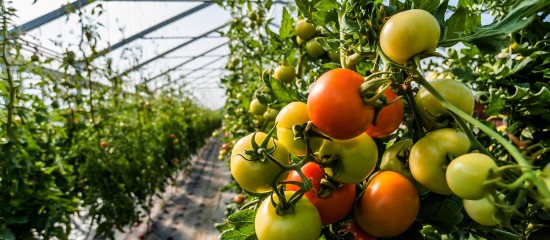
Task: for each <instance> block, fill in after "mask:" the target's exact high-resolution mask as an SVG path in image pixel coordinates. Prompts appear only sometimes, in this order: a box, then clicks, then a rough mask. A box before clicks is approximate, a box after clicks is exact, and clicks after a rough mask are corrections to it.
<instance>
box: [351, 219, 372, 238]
mask: <svg viewBox="0 0 550 240" xmlns="http://www.w3.org/2000/svg"><path fill="white" fill-rule="evenodd" d="M344 230H345V231H346V232H349V233H350V234H351V236H352V237H353V238H352V239H353V240H376V239H377V238H375V237H373V236H371V235H369V234H368V233H366V232H364V231H363V229H361V228H360V227H359V225H357V222H355V221H351V222H348V223H346V224H344Z"/></svg>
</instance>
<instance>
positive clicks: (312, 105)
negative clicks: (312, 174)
mask: <svg viewBox="0 0 550 240" xmlns="http://www.w3.org/2000/svg"><path fill="white" fill-rule="evenodd" d="M363 82H364V79H363V77H362V76H361V75H360V74H358V73H356V72H354V71H352V70H349V69H343V68H337V69H333V70H330V71H328V72H326V73H325V74H323V75H321V77H319V78H318V79H317V81H315V82H314V83H313V85H312V86H311V90H310V92H309V96H308V98H307V110H308V113H309V117H310V118H311V121H312V122H313V124H314V125H315V126H316V127H317V128H319V129H320V130H321V131H322V132H323V133H325V134H326V135H328V136H329V137H331V138H335V139H341V140H344V139H351V138H354V137H357V136H359V135H361V133H364V132H365V131H366V130H367V128H368V127H369V126H370V124H371V123H372V120H373V118H374V110H375V107H374V106H372V105H370V104H365V103H363V100H362V97H361V94H360V93H359V88H360V86H361V84H362V83H363Z"/></svg>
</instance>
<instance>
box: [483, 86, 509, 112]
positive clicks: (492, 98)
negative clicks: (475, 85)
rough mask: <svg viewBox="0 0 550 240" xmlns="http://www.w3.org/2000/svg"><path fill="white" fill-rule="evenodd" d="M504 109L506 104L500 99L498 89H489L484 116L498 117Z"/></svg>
mask: <svg viewBox="0 0 550 240" xmlns="http://www.w3.org/2000/svg"><path fill="white" fill-rule="evenodd" d="M505 108H506V102H505V100H504V99H502V96H501V93H500V92H499V91H498V89H495V88H491V89H489V100H488V103H487V106H486V107H485V110H484V112H485V114H487V115H489V116H495V115H498V114H499V113H500V112H501V111H502V110H504V109H505Z"/></svg>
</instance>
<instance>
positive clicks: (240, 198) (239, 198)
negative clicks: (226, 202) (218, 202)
mask: <svg viewBox="0 0 550 240" xmlns="http://www.w3.org/2000/svg"><path fill="white" fill-rule="evenodd" d="M245 198H246V197H245V196H244V195H243V194H238V195H235V197H233V202H234V203H236V204H243V203H244V200H245Z"/></svg>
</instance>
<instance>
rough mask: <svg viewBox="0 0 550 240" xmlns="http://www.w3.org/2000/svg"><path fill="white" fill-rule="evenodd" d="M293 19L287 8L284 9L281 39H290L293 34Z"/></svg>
mask: <svg viewBox="0 0 550 240" xmlns="http://www.w3.org/2000/svg"><path fill="white" fill-rule="evenodd" d="M292 30H293V29H292V17H291V16H290V14H289V13H288V10H287V9H286V7H284V8H283V20H282V21H281V27H280V28H279V36H280V37H281V38H288V37H290V35H291V34H292Z"/></svg>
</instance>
